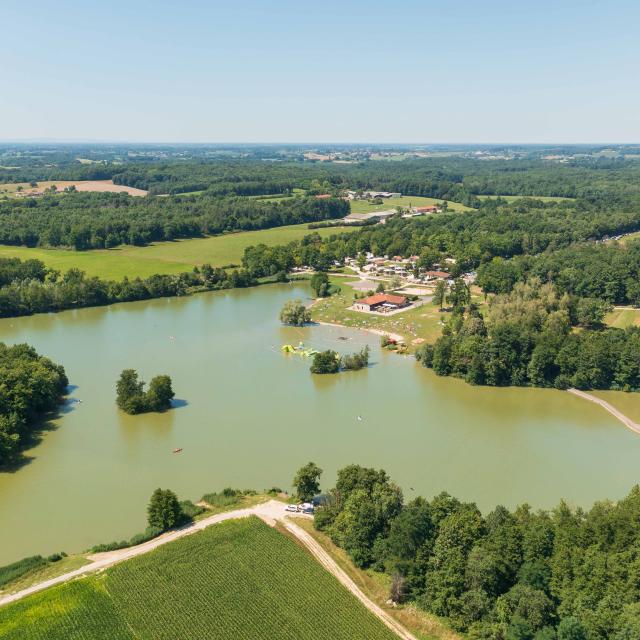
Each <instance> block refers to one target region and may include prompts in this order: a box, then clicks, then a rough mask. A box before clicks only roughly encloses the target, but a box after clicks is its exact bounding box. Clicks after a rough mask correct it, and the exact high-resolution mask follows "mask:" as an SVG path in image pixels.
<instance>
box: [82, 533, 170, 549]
mask: <svg viewBox="0 0 640 640" xmlns="http://www.w3.org/2000/svg"><path fill="white" fill-rule="evenodd" d="M161 533H163V531H162V529H160V528H158V527H147V528H146V529H145V530H144V531H143V532H142V533H136V534H135V535H134V536H131V538H130V539H129V540H120V541H119V542H117V541H115V540H114V541H113V542H106V543H103V544H96V545H94V546H93V547H91V549H89V551H90V552H91V553H104V552H105V551H117V550H118V549H126V548H127V547H135V546H136V545H138V544H142V543H143V542H148V541H149V540H153V539H154V538H157V537H158V536H159V535H160V534H161Z"/></svg>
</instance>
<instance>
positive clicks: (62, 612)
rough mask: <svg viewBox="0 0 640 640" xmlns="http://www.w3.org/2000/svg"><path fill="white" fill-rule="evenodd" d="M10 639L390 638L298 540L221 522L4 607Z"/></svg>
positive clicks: (0, 618) (0, 622)
mask: <svg viewBox="0 0 640 640" xmlns="http://www.w3.org/2000/svg"><path fill="white" fill-rule="evenodd" d="M0 637H2V638H3V639H4V640H17V639H18V638H20V640H45V639H46V640H70V639H73V640H76V639H77V640H84V639H87V640H88V639H89V638H90V639H91V640H102V639H104V640H107V639H108V640H133V639H138V638H149V639H151V638H153V639H154V640H175V639H176V638H180V640H199V639H202V640H205V639H206V640H209V639H213V638H221V639H222V638H234V640H235V639H238V640H244V639H247V640H249V639H250V640H260V639H265V640H267V639H269V640H280V639H282V640H294V639H295V640H325V639H326V638H332V640H352V639H354V640H355V639H359V638H367V639H368V640H392V639H393V638H395V635H394V634H392V633H391V631H389V630H388V629H387V628H386V627H385V626H384V625H383V624H382V623H381V622H379V621H378V620H377V618H375V617H374V616H373V614H371V613H369V612H368V611H367V610H366V609H365V608H364V606H363V605H362V604H361V603H360V602H358V601H357V600H356V599H355V598H354V597H353V596H352V595H351V594H350V593H349V592H348V591H347V590H346V589H345V588H344V587H343V586H342V585H341V584H340V583H339V582H338V581H337V580H335V579H334V578H333V576H331V575H330V574H329V573H328V572H326V571H325V570H324V569H323V568H322V567H321V566H320V565H319V564H318V563H316V561H315V560H314V559H313V558H312V557H311V556H310V555H309V554H308V553H307V552H306V551H305V550H303V549H302V548H301V547H300V546H298V545H297V544H296V543H295V542H294V541H293V540H291V539H289V538H288V537H287V536H284V535H282V534H281V533H279V532H278V531H276V530H274V529H272V528H271V527H269V526H267V525H266V524H264V523H263V522H262V521H260V520H258V519H257V518H249V519H244V520H238V521H228V522H223V523H220V524H217V525H214V526H211V527H209V528H207V529H205V530H204V531H202V532H200V533H196V534H193V535H190V536H187V537H185V538H183V539H181V540H179V541H176V542H173V543H169V544H167V545H164V546H162V547H160V548H159V549H156V550H155V551H153V552H151V553H148V554H145V555H143V556H139V557H137V558H134V559H132V560H129V561H126V562H123V563H121V564H118V565H116V566H114V567H112V568H111V569H108V570H107V571H105V572H104V573H103V574H100V575H99V576H92V577H90V578H85V579H82V580H79V581H75V582H72V583H69V584H66V585H62V586H60V587H54V588H53V589H50V590H47V591H44V592H42V593H39V594H36V595H33V596H30V597H28V598H26V599H24V600H22V601H20V602H18V603H15V604H12V605H9V606H7V607H4V608H2V609H0Z"/></svg>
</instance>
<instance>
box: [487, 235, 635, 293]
mask: <svg viewBox="0 0 640 640" xmlns="http://www.w3.org/2000/svg"><path fill="white" fill-rule="evenodd" d="M531 277H537V278H540V280H542V281H543V282H553V284H554V285H555V286H556V288H557V289H558V291H560V292H562V293H570V294H572V295H576V296H582V297H585V298H601V299H602V300H606V301H607V302H609V303H611V304H631V305H639V304H640V241H638V240H632V241H629V243H628V244H626V245H623V244H620V243H610V244H604V243H599V244H590V245H573V246H570V247H566V248H563V249H558V250H556V251H546V252H544V253H541V254H539V255H536V256H521V257H517V258H515V259H513V260H504V259H501V258H494V259H493V260H491V261H490V262H486V263H484V264H482V265H481V266H480V268H479V269H478V284H479V285H480V286H481V287H482V288H483V290H484V291H485V292H487V293H508V292H509V291H511V290H512V289H513V286H514V285H515V283H516V282H519V281H522V280H526V279H528V278H531Z"/></svg>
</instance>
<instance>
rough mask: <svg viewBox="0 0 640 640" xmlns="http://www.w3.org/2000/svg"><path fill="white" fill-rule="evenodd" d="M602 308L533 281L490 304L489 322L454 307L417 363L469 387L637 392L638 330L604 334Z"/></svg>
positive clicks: (639, 372)
mask: <svg viewBox="0 0 640 640" xmlns="http://www.w3.org/2000/svg"><path fill="white" fill-rule="evenodd" d="M606 309H607V305H606V303H605V302H604V301H602V300H600V299H598V298H577V297H575V296H571V295H569V294H566V293H565V294H562V295H561V294H560V293H559V292H558V291H557V289H556V288H555V286H554V285H553V284H550V283H547V284H542V283H541V282H540V280H539V279H537V278H531V279H530V280H529V281H528V282H526V283H525V282H519V283H518V284H516V285H515V287H514V288H513V290H512V291H511V293H508V294H499V295H496V296H494V297H492V298H490V300H489V310H488V313H487V314H486V317H483V316H482V315H481V314H479V313H478V312H477V311H474V309H473V308H471V309H469V310H468V311H466V312H465V309H464V308H460V307H459V308H454V312H453V314H452V315H451V317H450V318H449V320H448V321H447V323H446V325H445V327H444V329H443V335H442V336H441V337H440V338H438V340H437V341H436V343H435V344H434V345H429V344H428V345H424V346H423V347H421V348H420V349H419V350H418V352H417V354H416V357H417V359H418V360H419V361H420V362H422V364H423V365H424V366H426V367H430V368H432V369H433V370H434V371H435V372H436V373H437V374H438V375H453V376H458V377H461V378H464V379H465V380H466V381H467V382H470V383H472V384H486V385H494V386H495V385H517V386H523V385H535V386H540V387H556V388H558V389H567V388H569V387H577V388H579V389H622V390H624V391H637V390H639V389H640V358H639V357H638V355H639V354H640V328H638V327H632V328H629V329H627V330H626V331H623V330H620V329H612V328H604V327H603V326H602V320H603V318H604V313H605V311H606ZM576 329H580V330H576Z"/></svg>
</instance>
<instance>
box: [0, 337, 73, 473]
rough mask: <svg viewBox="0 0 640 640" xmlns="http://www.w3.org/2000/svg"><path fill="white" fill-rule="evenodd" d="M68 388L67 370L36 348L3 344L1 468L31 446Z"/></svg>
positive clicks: (0, 345) (0, 356)
mask: <svg viewBox="0 0 640 640" xmlns="http://www.w3.org/2000/svg"><path fill="white" fill-rule="evenodd" d="M68 384H69V381H68V380H67V376H66V374H65V371H64V368H63V367H62V366H61V365H59V364H56V363H54V362H52V361H51V360H49V358H45V357H44V356H41V355H39V354H38V353H37V352H36V350H35V349H34V348H33V347H30V346H29V345H27V344H18V345H15V346H12V347H9V346H7V345H5V344H4V343H3V342H0V468H1V467H3V466H5V465H7V464H9V463H11V462H12V461H13V460H14V459H15V458H16V456H17V455H18V453H19V451H20V449H21V448H23V447H24V446H26V445H28V444H29V442H30V439H31V438H32V437H33V436H34V435H35V433H36V432H37V430H38V427H39V422H40V421H41V420H42V419H43V418H44V417H45V416H46V415H47V413H49V412H51V411H53V410H54V409H55V408H56V407H57V406H58V404H59V403H60V401H61V398H62V396H63V395H64V393H65V391H66V388H67V385H68Z"/></svg>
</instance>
